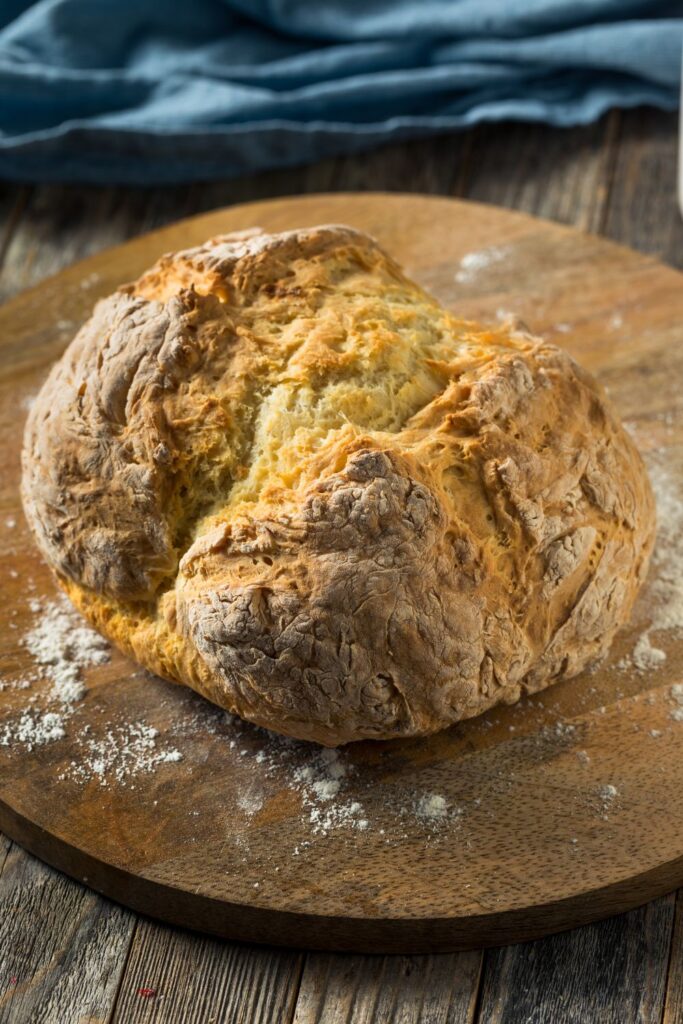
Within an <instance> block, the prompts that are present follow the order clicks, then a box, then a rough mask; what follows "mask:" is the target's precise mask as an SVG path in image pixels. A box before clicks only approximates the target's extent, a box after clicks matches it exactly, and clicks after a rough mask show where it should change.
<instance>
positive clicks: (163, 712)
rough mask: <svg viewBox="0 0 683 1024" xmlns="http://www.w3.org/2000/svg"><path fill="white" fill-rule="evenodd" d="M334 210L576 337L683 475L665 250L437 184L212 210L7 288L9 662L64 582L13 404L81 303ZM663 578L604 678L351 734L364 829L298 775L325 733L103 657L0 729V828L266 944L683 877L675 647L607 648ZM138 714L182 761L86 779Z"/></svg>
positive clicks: (634, 891) (550, 910)
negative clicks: (284, 730)
mask: <svg viewBox="0 0 683 1024" xmlns="http://www.w3.org/2000/svg"><path fill="white" fill-rule="evenodd" d="M330 221H332V222H345V223H349V224H352V225H354V226H356V227H359V228H362V229H365V230H368V231H370V232H371V233H372V234H373V235H375V236H376V237H377V238H378V239H379V240H380V241H381V242H382V243H383V244H384V245H385V246H386V248H387V249H388V250H389V251H390V252H392V253H393V254H394V255H395V256H396V257H397V258H398V259H399V260H400V261H401V262H402V263H403V264H404V266H405V267H406V268H407V271H408V272H409V274H411V275H412V276H414V277H415V278H416V279H417V280H418V281H420V282H421V283H422V284H423V285H425V286H426V287H427V288H428V289H430V290H431V291H432V292H433V293H435V294H436V295H437V296H438V297H439V298H440V299H441V300H442V301H443V302H444V303H445V304H446V305H448V306H450V307H452V308H453V309H454V310H457V312H458V313H459V314H461V315H465V316H468V317H470V316H471V317H473V318H476V319H480V320H483V321H489V322H495V321H496V319H497V318H499V317H500V316H501V315H503V312H502V311H505V312H512V313H514V314H517V315H519V316H520V317H521V318H522V320H523V321H524V322H525V323H526V324H528V325H529V327H530V328H531V329H532V330H534V331H535V332H537V333H539V334H543V335H545V336H546V337H548V338H549V339H551V340H553V341H556V342H558V343H559V344H562V345H564V346H565V347H567V348H568V349H569V350H570V351H571V352H572V353H573V354H574V355H575V356H577V357H578V358H579V360H580V361H581V362H582V363H583V364H584V365H585V366H587V367H588V368H589V369H591V370H592V371H593V372H594V373H596V374H597V375H598V377H599V378H600V379H601V380H602V381H603V383H604V384H606V385H607V386H608V387H609V390H610V392H611V394H612V397H613V399H614V400H615V401H616V403H617V405H618V407H619V409H620V411H621V413H622V415H623V416H624V418H625V419H626V420H628V421H630V423H631V429H632V430H633V431H634V433H635V436H636V438H637V440H638V442H639V444H640V445H641V448H643V449H644V450H645V452H646V454H647V453H648V452H649V457H650V458H651V459H654V460H655V461H656V462H657V464H658V465H660V466H662V467H664V469H665V471H666V473H668V474H669V478H670V479H673V480H674V482H675V481H676V480H678V481H679V482H680V481H681V480H683V473H682V472H681V462H682V449H681V445H680V442H681V429H680V421H679V420H676V418H675V412H676V405H677V404H679V405H680V400H679V392H680V389H681V382H682V381H683V376H682V373H683V370H682V364H683V346H682V345H681V340H682V338H681V323H683V278H682V277H681V275H679V274H678V273H676V272H675V271H673V270H670V269H668V268H666V267H664V266H661V265H660V264H658V263H657V262H655V261H654V260H652V259H649V258H647V257H644V256H642V255H638V254H636V253H634V252H631V251H628V250H626V249H623V248H619V247H617V246H614V245H612V244H610V243H608V242H605V241H602V240H599V239H597V238H594V237H591V236H587V235H584V234H580V233H578V232H576V231H573V230H569V229H566V228H563V227H560V226H557V225H554V224H550V223H546V222H543V221H540V220H536V219H532V218H530V217H527V216H524V215H520V214H518V213H510V212H507V211H504V210H501V209H497V208H493V207H487V206H481V205H477V204H473V203H462V202H456V201H452V200H446V199H434V198H422V197H417V196H402V195H375V194H362V195H322V196H312V197H305V198H296V199H284V200H276V201H272V202H266V203H259V204H254V205H247V206H240V207H235V208H232V209H226V210H219V211H216V212H214V213H211V214H208V215H205V216H200V217H196V218H193V219H191V220H187V221H183V222H181V223H178V224H174V225H173V226H171V227H169V228H166V229H164V230H162V231H158V232H155V233H153V234H150V235H146V236H144V237H142V238H138V239H136V240H134V241H133V242H130V243H128V244H127V245H123V246H120V247H118V248H116V249H112V250H109V251H107V252H103V253H101V254H99V255H98V256H96V257H94V258H92V259H89V260H87V261H85V262H83V263H81V264H79V265H77V266H74V267H72V268H70V269H69V270H67V271H65V272H64V273H61V274H59V275H58V276H57V277H55V278H53V279H51V280H49V281H46V282H44V283H43V284H41V285H40V286H38V287H37V288H34V289H32V290H31V291H29V292H26V293H25V294H23V295H20V296H19V297H18V298H16V299H14V300H13V301H12V302H10V303H9V304H8V305H6V306H5V307H4V309H3V310H2V311H0V339H1V341H0V343H1V345H2V365H3V369H4V376H3V382H2V385H1V386H0V474H1V476H0V500H1V502H2V505H1V506H0V515H1V516H2V518H1V519H0V522H2V521H5V522H6V527H5V529H3V530H2V531H1V532H0V544H1V545H2V564H1V568H0V572H1V573H2V584H3V588H4V605H5V609H6V613H5V616H4V617H3V620H2V622H1V624H0V644H1V645H2V646H1V651H2V678H3V679H5V680H16V679H18V678H21V677H22V675H24V674H26V673H30V672H32V671H34V670H35V665H34V664H33V662H32V659H31V656H30V654H29V653H28V651H27V650H26V647H25V646H22V644H21V638H22V636H23V635H24V634H25V632H26V630H27V629H29V628H30V627H31V625H32V624H34V623H35V621H36V618H37V617H38V618H39V617H40V613H39V612H36V611H35V607H34V610H33V611H32V610H31V606H30V602H31V600H33V601H35V600H36V599H38V600H41V601H43V603H44V602H45V601H46V600H48V601H49V600H50V599H51V598H54V595H55V588H54V585H53V583H52V581H51V579H50V576H49V573H48V571H47V569H46V567H45V565H44V564H43V563H42V562H41V560H40V558H39V556H38V554H37V553H36V551H35V549H34V547H33V544H32V542H31V538H30V536H29V533H28V530H27V527H26V526H25V523H24V520H23V516H22V514H21V511H20V503H19V497H18V484H19V451H20V444H21V433H22V428H23V420H24V418H25V409H26V407H27V404H28V401H29V399H30V395H31V394H33V393H35V391H36V389H37V387H38V386H39V385H40V383H41V382H42V380H43V378H44V376H45V374H46V372H47V368H48V366H49V364H50V363H51V362H52V360H54V359H55V357H57V356H58V355H59V353H60V352H61V351H62V349H63V347H64V346H65V345H66V343H67V342H68V341H69V339H70V337H71V336H72V334H73V333H74V329H75V328H76V327H77V326H78V324H79V323H80V322H82V321H83V319H85V318H86V316H87V315H88V313H89V310H90V308H91V306H92V303H93V300H94V299H95V298H96V297H98V296H100V295H104V294H106V293H108V292H109V291H111V290H112V289H113V288H114V287H115V286H116V285H118V284H119V283H121V282H123V281H126V280H129V279H130V278H133V277H135V276H136V275H137V274H139V273H140V272H141V271H142V270H143V269H144V268H145V267H146V266H148V265H149V264H150V263H151V262H152V261H153V260H154V259H155V258H156V257H157V256H158V255H159V254H160V253H161V252H163V251H165V250H169V249H174V248H181V247H185V246H187V245H191V244H194V243H197V242H200V241H202V240H203V239H205V238H206V237H208V236H210V235H212V234H216V233H219V232H223V231H231V230H235V229H240V228H246V227H249V226H252V225H260V226H261V227H263V228H266V229H268V230H272V231H278V230H281V229H285V228H292V227H297V226H303V225H311V224H317V223H321V222H330ZM490 247H494V248H490ZM482 250H486V252H485V253H484V255H483V256H482V255H481V253H482ZM473 252H474V253H479V254H480V255H479V256H474V257H473V256H471V255H470V258H469V259H465V260H464V262H462V263H461V260H462V259H463V257H465V256H466V255H467V254H472V253H473ZM11 519H16V526H15V527H14V528H12V527H11ZM8 520H9V521H10V525H7V521H8ZM651 601H652V598H651V594H650V592H647V593H646V594H645V595H644V596H643V597H642V598H641V599H640V601H639V603H638V605H637V608H636V612H635V615H634V621H633V624H632V626H631V627H630V628H629V629H628V630H626V631H624V632H623V633H622V635H621V636H620V637H619V639H618V641H617V643H616V645H615V649H614V651H613V654H612V656H611V657H610V659H609V661H608V663H607V664H605V665H604V666H602V667H601V668H600V670H599V671H597V672H596V673H594V674H593V675H585V676H583V677H580V678H578V679H576V680H574V681H571V682H569V683H564V684H560V685H558V686H556V687H555V688H552V689H550V690H549V691H547V692H546V693H544V694H541V695H539V696H538V697H536V698H533V699H530V700H525V701H524V702H522V703H521V704H520V705H517V706H516V707H512V708H503V709H498V710H494V711H493V712H491V713H489V714H487V715H485V716H483V717H482V718H480V719H477V720H474V721H471V722H468V723H466V724H464V725H461V726H458V727H457V728H454V729H452V730H450V731H449V732H447V733H444V734H441V735H439V736H436V737H433V738H432V739H429V740H425V741H410V742H398V743H394V744H388V743H375V744H373V743H363V744H358V745H354V746H352V747H349V748H346V749H345V750H344V751H342V753H341V755H340V757H341V760H342V761H343V763H344V764H345V765H346V767H347V775H346V777H345V778H344V779H343V780H342V789H341V791H340V794H339V796H338V798H337V800H336V801H334V802H333V804H332V805H330V806H332V807H338V806H339V801H342V802H343V804H342V805H343V806H347V807H348V803H349V802H350V801H354V800H355V801H357V802H358V803H360V804H361V805H362V808H363V811H362V814H363V816H364V818H365V819H366V820H367V822H368V826H367V828H364V829H362V828H358V827H357V817H358V816H357V815H356V818H355V819H354V820H355V821H356V827H352V825H353V822H352V823H351V824H349V823H348V822H345V821H344V820H341V821H338V822H337V823H336V825H333V827H330V828H328V829H327V834H322V833H321V832H320V831H316V829H315V827H314V823H311V821H310V820H309V819H310V815H311V809H312V808H311V805H310V803H309V802H308V801H307V799H306V796H305V793H302V790H301V786H300V784H297V783H296V779H295V775H296V770H297V767H298V768H301V767H302V766H303V767H305V766H306V765H310V764H311V763H314V762H315V758H316V756H317V751H316V750H315V749H314V748H312V747H310V746H306V745H303V744H301V745H298V744H291V745H286V744H285V745H283V744H280V743H278V742H277V740H273V739H272V738H271V737H269V736H268V735H266V734H265V733H264V732H261V731H259V730H256V729H253V728H251V727H249V726H246V725H240V724H239V723H231V722H229V721H226V720H225V716H223V715H222V714H221V713H219V712H217V711H216V710H215V709H213V708H212V707H211V706H210V705H208V704H206V703H205V702H204V701H202V700H201V699H200V698H198V697H196V696H195V695H194V694H192V693H190V692H189V691H184V690H183V689H181V688H177V687H174V686H172V685H170V684H168V683H165V682H163V681H161V680H158V679H154V678H152V677H150V676H148V675H146V674H145V673H144V672H141V671H140V670H138V669H136V666H135V665H133V664H132V663H131V662H129V661H127V660H126V659H124V658H123V657H122V656H120V655H119V654H114V655H113V656H112V659H111V662H110V663H109V664H106V665H102V666H98V667H96V668H93V669H91V670H88V671H87V672H86V683H87V687H88V692H87V694H86V696H85V698H84V699H83V700H82V701H81V702H79V703H78V704H77V705H76V706H75V708H74V711H73V714H72V715H71V717H69V718H68V721H67V722H66V725H65V729H66V735H65V736H64V737H63V738H62V739H58V740H55V741H54V742H50V743H45V744H43V745H39V746H34V748H33V749H30V745H29V744H26V743H21V742H13V743H10V744H9V745H6V746H2V745H0V827H1V828H2V830H3V831H5V832H6V833H7V834H8V835H10V836H12V837H13V838H15V839H16V840H17V841H18V842H19V843H21V844H22V845H23V846H25V847H27V848H28V849H29V850H31V851H32V852H33V853H35V854H36V855H37V856H39V857H41V858H43V859H44V860H46V861H48V862H49V863H50V864H52V865H54V866H56V867H58V868H60V869H62V870H63V871H66V872H67V873H68V874H70V875H72V876H73V877H75V878H77V879H81V880H82V881H84V882H86V883H87V884H88V885H90V886H92V887H93V888H95V889H97V890H99V891H101V892H103V893H106V894H107V895H108V896H111V897H113V898H114V899H116V900H120V901H121V902H122V903H125V904H127V905H129V906H131V907H133V908H135V909H136V910H140V911H143V912H146V913H149V914H151V915H153V916H155V917H160V918H163V919H164V920H166V921H169V922H173V923H174V924H178V925H184V926H188V927H192V928H197V929H202V930H206V931H208V932H213V933H215V934H218V935H223V936H228V937H231V938H238V939H244V940H253V941H257V942H266V943H276V944H286V945H295V946H307V947H318V948H329V949H339V950H343V949H353V950H364V951H370V952H379V951H414V952H417V951H425V950H444V949H457V948H462V947H471V946H476V945H481V944H489V943H503V942H509V941H514V940H518V939H524V938H529V937H532V936H538V935H541V934H544V933H547V932H551V931H554V930H558V929H561V928H566V927H570V926H573V925H577V924H581V923H584V922H587V921H590V920H593V919H596V918H598V917H602V916H606V915H608V914H611V913H614V912H617V911H622V910H624V909H627V908H630V907H632V906H634V905H636V904H638V903H642V902H644V901H646V900H648V899H650V898H652V897H655V896H657V895H659V894H661V893H664V892H666V891H668V890H671V889H672V888H674V887H676V886H678V885H680V884H682V883H683V723H681V722H678V721H676V720H674V719H672V717H671V712H672V709H675V707H676V705H675V703H672V700H671V697H670V689H671V686H672V684H673V683H676V682H678V681H679V680H680V679H681V664H682V663H683V644H682V643H681V641H680V640H677V638H676V636H675V634H674V633H669V634H661V633H660V634H657V635H655V636H654V637H653V639H654V640H656V642H657V645H658V646H660V647H663V648H664V649H665V651H666V654H667V659H666V661H665V662H663V663H662V664H661V665H660V666H659V667H658V670H657V671H653V672H650V673H642V672H637V671H635V670H634V669H633V668H630V669H629V668H623V667H618V663H619V662H620V659H622V658H624V656H625V655H627V654H629V652H631V651H632V650H633V647H634V643H635V642H636V640H637V638H638V637H639V635H640V634H641V632H642V630H643V628H644V626H645V625H646V624H647V622H648V621H649V615H650V609H651ZM50 685H51V684H50V682H49V680H42V681H41V680H37V681H35V682H33V683H32V684H31V687H30V689H24V690H22V689H17V688H16V687H13V686H11V685H6V686H5V689H4V690H2V692H0V738H1V737H2V735H3V728H7V727H8V726H9V728H10V730H11V729H14V730H15V731H16V722H17V720H18V718H19V717H20V715H21V714H22V713H23V712H24V711H25V710H26V708H27V707H28V708H29V711H30V713H31V714H35V713H38V711H40V709H45V708H49V707H50V706H51V705H50V704H49V690H50ZM33 698H35V699H34V702H33V704H30V705H27V701H29V700H30V699H33ZM138 722H142V723H145V724H146V725H147V726H151V727H154V728H155V729H158V730H159V737H158V740H157V746H156V748H155V749H156V750H157V751H160V752H163V751H168V750H170V749H177V750H179V751H180V753H181V754H182V761H179V762H177V763H172V762H169V763H161V764H158V765H156V766H155V768H154V770H152V771H148V772H145V771H139V772H134V771H131V772H127V771H122V774H123V778H122V779H121V781H118V782H117V781H116V778H115V777H114V775H113V774H112V771H109V773H108V774H106V775H105V778H104V781H103V780H101V779H100V778H99V777H98V776H97V774H96V773H93V772H92V771H91V772H90V774H89V775H88V773H87V772H86V773H85V776H86V777H85V778H82V777H80V776H79V769H78V766H79V765H82V763H83V760H84V758H85V759H86V760H87V756H88V750H90V749H91V748H92V747H93V746H94V747H96V746H97V744H98V743H99V742H100V741H102V740H103V738H104V737H106V735H107V733H109V734H110V735H111V736H113V737H114V744H116V743H117V742H119V741H120V738H121V737H122V736H123V735H124V734H126V730H129V726H130V723H138ZM117 737H118V739H117ZM116 756H117V757H118V758H119V760H118V761H116V764H119V765H120V764H122V762H121V760H120V759H121V756H122V755H121V751H120V750H119V752H118V754H117V755H116ZM91 767H92V765H91ZM114 767H116V765H115V766H114ZM82 774H83V773H81V775H82ZM605 786H613V787H615V789H616V794H613V793H612V792H611V791H610V790H607V791H605V790H604V789H603V787H605ZM429 793H436V794H440V795H443V796H444V797H445V799H446V801H447V803H448V806H449V814H448V816H447V817H446V818H445V819H444V820H441V821H437V823H436V824H431V825H430V824H429V823H426V822H424V821H423V820H422V819H421V818H420V816H419V815H418V814H416V813H415V806H416V804H417V803H418V802H419V800H420V798H421V796H424V795H425V794H429ZM605 794H607V795H605ZM321 806H322V805H320V804H318V809H320V807H321ZM323 811H325V807H323ZM338 817H340V818H342V819H343V817H344V816H343V814H341V813H340V814H339V815H338Z"/></svg>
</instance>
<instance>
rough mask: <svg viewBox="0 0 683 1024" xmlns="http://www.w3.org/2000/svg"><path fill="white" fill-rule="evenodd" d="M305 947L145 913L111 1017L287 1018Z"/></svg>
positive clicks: (234, 1023)
mask: <svg viewBox="0 0 683 1024" xmlns="http://www.w3.org/2000/svg"><path fill="white" fill-rule="evenodd" d="M302 967H303V954H301V953H295V952H285V951H275V950H269V949H258V948H253V947H242V946H235V945H232V944H229V943H224V942H218V941H215V940H213V939H208V938H204V937H202V936H200V935H193V934H191V933H189V932H182V931H178V930H175V929H172V928H166V927H164V926H163V925H159V924H156V923H154V922H152V921H146V920H142V921H140V923H139V925H138V929H137V931H136V934H135V938H134V940H133V945H132V948H131V954H130V957H129V960H128V965H127V968H126V973H125V977H124V979H123V982H122V984H121V988H120V992H119V997H118V1000H117V1002H116V1008H115V1011H114V1014H113V1018H112V1021H113V1022H114V1024H142V1022H144V1024H151V1022H154V1024H162V1022H163V1024H165V1022H168V1024H176V1022H179V1021H182V1022H183V1024H207V1022H208V1021H216V1022H219V1021H220V1022H223V1021H225V1022H226V1024H228V1022H229V1024H280V1022H282V1024H287V1022H288V1021H290V1020H291V1017H292V1012H293V1008H294V1003H295V1001H296V995H297V991H298V987H299V980H300V977H301V971H302Z"/></svg>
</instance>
